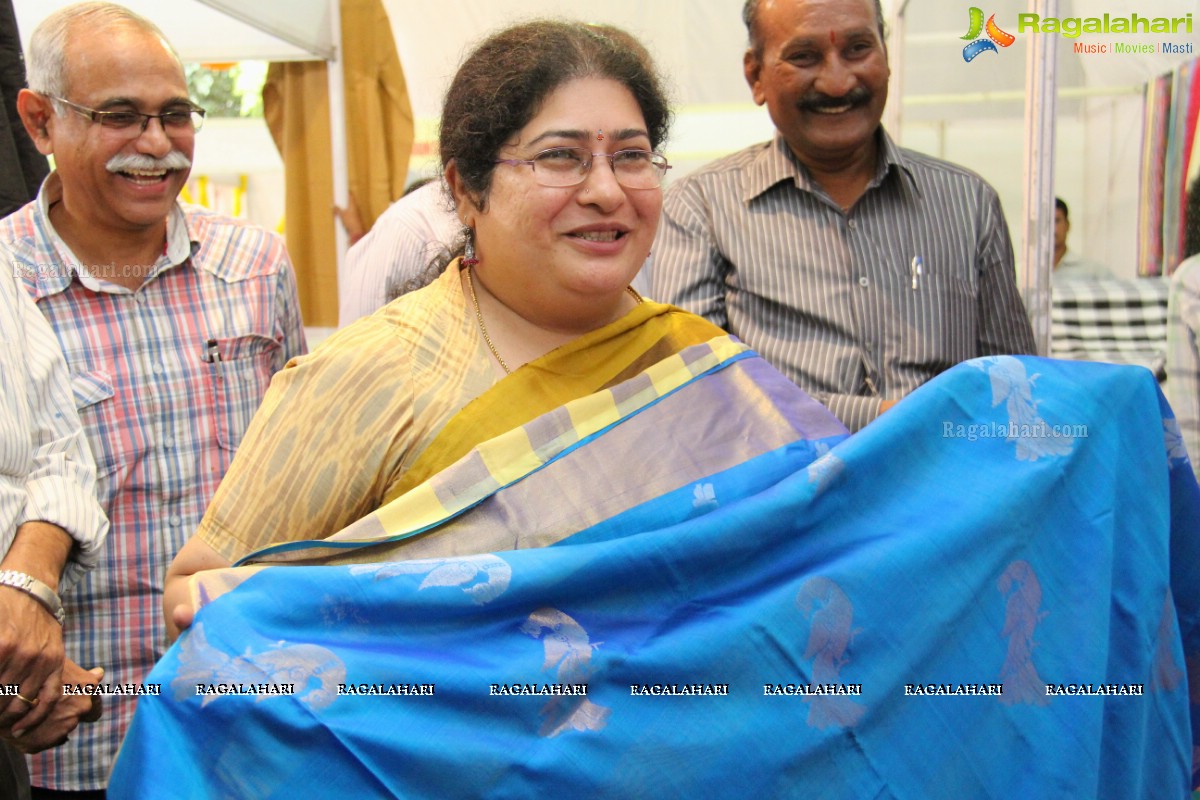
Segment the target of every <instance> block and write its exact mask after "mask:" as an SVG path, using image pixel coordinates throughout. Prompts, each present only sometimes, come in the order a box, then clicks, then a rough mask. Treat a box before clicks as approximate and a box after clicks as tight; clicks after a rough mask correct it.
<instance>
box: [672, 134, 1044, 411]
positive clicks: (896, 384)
mask: <svg viewBox="0 0 1200 800" xmlns="http://www.w3.org/2000/svg"><path fill="white" fill-rule="evenodd" d="M878 141H879V159H878V161H879V165H878V169H877V172H876V175H875V177H874V179H873V180H872V181H871V183H870V184H869V186H868V188H867V191H866V193H865V194H863V196H862V197H861V198H860V199H859V200H858V202H857V203H855V205H854V206H853V207H852V208H851V209H850V211H849V212H845V211H843V210H842V208H841V207H840V206H838V204H837V203H836V202H834V201H833V200H832V199H831V198H830V197H829V195H828V194H826V193H825V191H824V190H823V189H822V188H821V187H820V186H819V185H817V184H816V183H815V182H814V181H813V180H812V179H810V178H809V177H808V173H807V171H806V170H805V169H804V167H803V166H801V165H800V163H799V162H798V161H797V160H796V159H795V157H794V156H793V154H792V153H791V151H790V150H789V148H788V146H787V144H786V142H785V141H784V139H783V138H782V136H780V135H779V134H776V136H775V138H774V140H772V141H771V142H765V143H762V144H757V145H754V146H752V147H749V148H747V149H745V150H742V151H740V152H738V153H734V154H733V155H730V156H727V157H726V158H724V159H721V160H719V161H716V162H714V163H712V164H710V165H708V166H707V167H704V168H703V169H701V170H699V171H697V172H694V173H692V174H691V175H688V176H687V177H685V178H683V179H682V180H680V181H679V182H678V183H676V184H674V185H673V186H672V187H671V188H670V189H669V190H668V191H667V192H666V195H665V197H664V200H663V220H662V223H661V225H660V226H659V230H658V237H657V239H656V241H655V243H654V256H653V258H654V267H653V270H652V272H651V284H652V286H651V296H653V297H655V298H656V299H658V300H661V301H663V302H669V303H674V304H676V305H678V306H680V307H682V308H684V309H687V310H688V311H693V312H695V313H697V314H700V315H702V316H704V317H706V318H708V319H709V320H710V321H712V322H713V323H715V324H717V325H720V326H722V327H724V328H725V329H726V330H728V331H729V332H730V333H732V334H734V335H735V336H737V337H739V338H740V339H741V340H742V341H744V342H746V344H748V345H750V346H751V347H753V348H754V349H755V350H757V351H758V352H759V353H760V354H761V355H762V356H763V357H765V358H766V359H767V360H768V361H770V362H771V363H772V364H774V365H775V366H776V367H777V368H778V369H780V370H781V371H782V372H783V373H784V374H785V375H787V376H788V377H789V378H791V379H792V380H793V381H795V382H796V383H797V384H798V385H799V386H800V387H801V388H802V389H804V390H805V391H807V392H809V393H810V394H812V395H813V396H814V397H816V398H817V399H818V400H820V401H821V402H823V403H825V405H827V406H828V407H829V409H830V411H832V412H833V413H834V415H835V416H837V417H838V418H839V419H840V420H841V421H842V422H843V423H845V425H846V426H847V427H848V428H850V430H852V431H853V430H858V429H860V428H862V427H863V426H864V425H866V424H867V423H868V422H870V421H871V420H872V419H874V418H875V416H876V415H877V414H878V409H879V401H880V398H888V399H899V398H901V397H903V396H904V395H906V394H908V393H909V392H911V391H912V390H913V389H915V388H917V387H918V386H919V385H921V384H922V383H924V382H925V381H927V380H929V379H930V378H932V377H933V376H934V375H937V374H938V373H940V372H942V371H943V370H945V369H948V368H949V367H951V366H953V365H954V364H957V363H959V362H961V361H964V360H966V359H969V358H974V357H976V356H983V355H991V354H998V353H1033V352H1034V343H1033V333H1032V331H1031V329H1030V326H1029V321H1028V319H1027V318H1026V316H1025V308H1024V306H1023V305H1022V303H1021V298H1020V295H1019V294H1018V293H1017V287H1016V281H1015V277H1014V274H1013V263H1014V262H1013V250H1012V243H1011V242H1010V241H1009V237H1008V228H1007V225H1006V223H1005V221H1004V214H1003V212H1002V211H1001V208H1000V199H999V197H998V196H997V195H996V192H995V190H993V189H992V187H991V186H989V185H988V184H987V183H986V182H985V181H984V180H983V179H982V178H980V177H979V176H977V175H975V174H974V173H972V172H970V171H969V170H966V169H963V168H962V167H958V166H955V165H953V164H949V163H947V162H945V161H940V160H938V159H935V158H931V157H929V156H926V155H922V154H920V153H916V152H913V151H911V150H902V149H900V148H898V147H896V145H895V144H894V143H893V142H892V141H891V139H890V137H888V135H887V133H886V132H884V131H883V129H882V128H880V133H879V140H878ZM918 273H919V274H918Z"/></svg>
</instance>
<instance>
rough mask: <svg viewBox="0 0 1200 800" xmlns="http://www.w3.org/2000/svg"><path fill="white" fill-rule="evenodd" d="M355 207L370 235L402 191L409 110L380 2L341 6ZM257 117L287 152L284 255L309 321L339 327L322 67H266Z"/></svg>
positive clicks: (356, 0) (350, 1)
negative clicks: (260, 111) (261, 117)
mask: <svg viewBox="0 0 1200 800" xmlns="http://www.w3.org/2000/svg"><path fill="white" fill-rule="evenodd" d="M341 12H342V13H341V20H342V43H341V49H340V50H339V56H340V57H341V59H342V64H343V70H344V73H345V77H344V83H345V93H346V103H345V109H346V151H347V153H346V154H347V166H348V171H349V184H350V196H351V203H352V204H353V206H354V207H356V208H357V210H358V214H359V217H360V218H361V220H362V223H363V225H364V227H365V228H366V229H369V228H370V226H371V225H372V224H373V223H374V222H375V219H376V218H377V217H378V216H379V215H380V214H381V213H383V210H384V209H385V208H387V206H388V204H389V203H391V202H392V201H393V200H396V199H397V198H399V197H400V195H401V194H403V192H404V185H405V181H406V179H407V177H408V159H409V155H410V153H411V152H412V144H413V114H412V106H411V104H410V103H409V98H408V87H407V84H406V83H405V80H404V71H403V69H402V67H401V65H400V56H399V54H398V53H397V51H396V43H395V40H394V39H393V38H392V27H391V23H390V22H389V20H388V16H387V12H386V11H385V10H384V8H383V5H382V3H381V2H380V0H342V2H341ZM263 112H264V114H265V116H266V118H267V125H268V126H269V127H270V129H271V136H272V137H273V138H274V139H275V145H276V146H277V147H278V148H279V152H280V155H282V156H283V162H284V176H285V181H286V202H285V207H286V212H285V213H286V227H285V235H286V237H287V246H288V253H289V254H290V255H291V258H292V263H293V265H294V266H295V268H296V279H297V284H298V286H299V291H300V306H301V310H302V312H303V314H304V322H305V324H306V325H315V326H322V327H334V326H336V325H337V315H338V298H337V252H336V243H335V242H336V240H335V236H334V224H335V217H334V213H333V207H334V202H333V180H334V176H333V164H332V161H331V155H330V122H329V84H328V72H327V68H326V65H325V63H324V62H316V61H296V62H284V63H275V64H272V65H271V67H270V69H269V71H268V73H267V83H266V85H265V86H264V87H263Z"/></svg>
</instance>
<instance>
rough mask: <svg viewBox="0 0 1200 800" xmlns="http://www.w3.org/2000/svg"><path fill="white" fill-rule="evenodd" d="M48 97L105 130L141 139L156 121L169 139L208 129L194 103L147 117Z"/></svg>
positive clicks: (51, 96) (202, 113)
mask: <svg viewBox="0 0 1200 800" xmlns="http://www.w3.org/2000/svg"><path fill="white" fill-rule="evenodd" d="M46 97H47V98H49V99H50V100H53V101H54V102H56V103H62V104H63V105H65V106H67V107H68V108H70V109H71V110H72V111H74V112H76V113H77V114H79V115H80V116H82V117H86V118H87V119H90V120H91V121H92V122H98V123H99V124H100V127H101V128H107V129H108V130H112V131H122V132H124V133H127V134H129V135H130V136H140V135H141V134H142V133H144V132H145V130H146V126H147V125H149V124H150V120H152V119H156V120H158V121H159V123H160V124H161V125H162V127H163V132H164V133H166V134H167V135H168V136H180V135H185V134H191V133H195V132H196V131H198V130H200V128H202V127H203V126H204V109H203V108H201V107H200V106H198V105H196V104H194V103H187V104H185V105H181V106H179V107H178V108H171V109H168V110H166V111H164V112H162V113H161V114H143V113H142V112H140V111H97V110H96V109H94V108H88V107H87V106H81V105H79V104H78V103H72V102H71V101H70V100H66V99H64V98H62V97H56V96H55V95H52V94H48V95H46Z"/></svg>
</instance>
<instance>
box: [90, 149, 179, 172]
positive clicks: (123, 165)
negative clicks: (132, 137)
mask: <svg viewBox="0 0 1200 800" xmlns="http://www.w3.org/2000/svg"><path fill="white" fill-rule="evenodd" d="M104 168H105V169H107V170H108V171H109V172H128V171H129V170H135V169H137V170H145V171H147V172H155V171H158V170H166V171H168V172H169V171H171V170H179V169H191V168H192V162H191V159H189V158H188V157H187V156H185V155H184V154H183V153H181V152H179V151H178V150H172V151H171V152H169V153H167V154H166V155H165V156H163V157H162V158H154V157H153V156H148V155H145V154H144V153H118V154H117V155H115V156H113V157H112V158H110V159H109V160H108V163H106V164H105V165H104Z"/></svg>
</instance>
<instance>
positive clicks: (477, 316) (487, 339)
mask: <svg viewBox="0 0 1200 800" xmlns="http://www.w3.org/2000/svg"><path fill="white" fill-rule="evenodd" d="M472 270H473V267H467V268H466V270H465V272H466V273H467V287H468V288H469V289H470V290H471V304H472V305H474V306H475V321H476V322H478V323H479V332H480V333H482V334H483V340H484V341H485V342H487V346H488V350H491V351H492V355H493V356H495V358H496V361H497V362H499V364H500V366H501V367H502V368H503V369H504V374H505V375H511V374H512V370H511V369H509V368H508V364H506V363H504V359H503V358H501V357H500V351H499V350H497V349H496V345H495V344H494V343H493V342H492V337H491V336H488V332H487V325H485V324H483V312H482V311H480V310H479V298H478V297H476V296H475V281H474V280H472V278H471V272H472ZM625 289H626V291H628V292H629V294H630V295H632V296H633V299H634V301H635V302H637V303H641V302H642V296H641V295H640V294H638V292H637V290H636V289H634V288H633V287H632V286H627V287H625Z"/></svg>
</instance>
